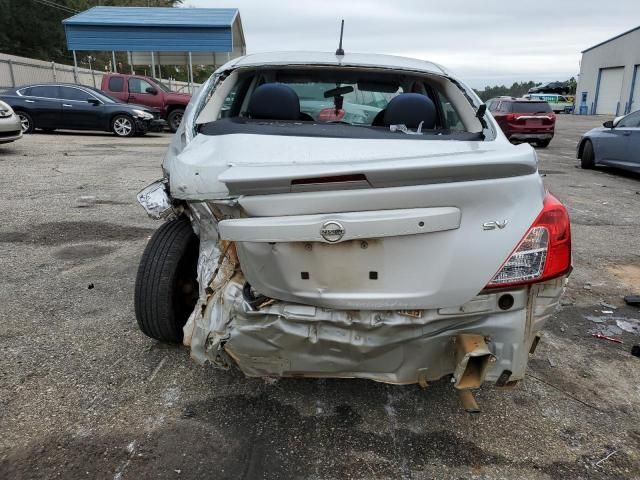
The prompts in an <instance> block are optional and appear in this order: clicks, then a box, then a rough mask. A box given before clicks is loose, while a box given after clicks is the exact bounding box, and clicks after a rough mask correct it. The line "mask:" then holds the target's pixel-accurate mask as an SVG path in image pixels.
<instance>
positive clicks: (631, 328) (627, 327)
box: [616, 318, 640, 335]
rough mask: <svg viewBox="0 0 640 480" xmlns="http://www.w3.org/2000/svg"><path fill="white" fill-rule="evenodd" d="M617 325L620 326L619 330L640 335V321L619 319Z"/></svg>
mask: <svg viewBox="0 0 640 480" xmlns="http://www.w3.org/2000/svg"><path fill="white" fill-rule="evenodd" d="M616 325H617V326H618V328H621V329H622V330H624V331H625V332H629V333H635V334H636V335H640V320H636V319H634V318H628V319H617V320H616Z"/></svg>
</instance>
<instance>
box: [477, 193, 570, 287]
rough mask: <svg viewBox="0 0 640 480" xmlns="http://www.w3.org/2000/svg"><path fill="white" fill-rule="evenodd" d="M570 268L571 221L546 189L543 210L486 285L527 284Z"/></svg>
mask: <svg viewBox="0 0 640 480" xmlns="http://www.w3.org/2000/svg"><path fill="white" fill-rule="evenodd" d="M570 270H571V225H570V223H569V214H568V213H567V209H566V208H565V207H564V205H562V203H560V201H559V200H558V199H557V198H556V197H554V196H553V195H551V194H550V193H548V192H547V195H546V196H545V198H544V202H543V207H542V212H540V215H538V218H536V220H535V221H534V222H533V225H531V227H530V228H529V231H528V232H527V234H526V235H525V236H524V238H523V239H522V240H521V241H520V243H519V244H518V246H517V247H516V248H515V250H514V251H513V252H512V253H511V255H510V256H509V258H508V259H507V261H506V262H505V263H504V264H503V265H502V267H500V270H498V273H496V274H495V275H494V277H493V279H492V280H491V281H490V282H489V283H488V284H487V286H486V288H503V287H506V286H509V287H510V286H514V285H526V284H530V283H538V282H544V281H546V280H550V279H552V278H556V277H559V276H561V275H564V274H566V273H568V272H569V271H570Z"/></svg>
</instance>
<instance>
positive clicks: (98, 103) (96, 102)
mask: <svg viewBox="0 0 640 480" xmlns="http://www.w3.org/2000/svg"><path fill="white" fill-rule="evenodd" d="M87 102H89V103H90V104H91V105H93V106H94V107H97V106H98V105H100V100H98V99H97V98H88V99H87Z"/></svg>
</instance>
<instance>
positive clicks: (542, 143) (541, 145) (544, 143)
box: [536, 140, 551, 148]
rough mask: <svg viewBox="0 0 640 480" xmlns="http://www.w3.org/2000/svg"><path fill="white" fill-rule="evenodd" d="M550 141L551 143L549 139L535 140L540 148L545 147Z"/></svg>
mask: <svg viewBox="0 0 640 480" xmlns="http://www.w3.org/2000/svg"><path fill="white" fill-rule="evenodd" d="M550 143H551V140H538V141H537V142H536V146H537V147H540V148H547V147H548V146H549V144H550Z"/></svg>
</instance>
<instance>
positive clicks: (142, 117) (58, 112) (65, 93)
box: [0, 83, 165, 137]
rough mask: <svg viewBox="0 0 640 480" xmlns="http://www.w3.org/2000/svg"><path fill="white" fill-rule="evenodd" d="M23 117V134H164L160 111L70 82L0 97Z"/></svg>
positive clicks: (128, 135) (120, 135)
mask: <svg viewBox="0 0 640 480" xmlns="http://www.w3.org/2000/svg"><path fill="white" fill-rule="evenodd" d="M0 99H2V100H3V101H5V102H6V103H8V104H9V105H11V108H13V110H14V111H15V112H16V115H18V117H20V121H21V122H22V132H23V133H31V132H33V131H34V130H35V129H36V128H38V129H41V130H45V131H53V130H58V129H60V130H100V131H105V132H113V133H115V134H116V135H118V136H119V137H132V136H134V135H144V134H145V133H147V132H148V131H150V130H151V131H161V130H162V129H163V128H164V125H165V122H164V120H161V119H160V112H158V111H157V110H154V109H151V108H148V107H145V106H144V105H128V104H126V103H122V102H120V101H118V100H116V99H114V98H112V97H110V96H109V95H105V94H104V93H103V92H101V91H100V90H97V89H94V88H91V87H85V86H83V85H76V84H71V83H44V84H38V85H25V86H22V87H18V88H16V89H13V90H9V91H7V92H4V93H2V94H1V95H0Z"/></svg>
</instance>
